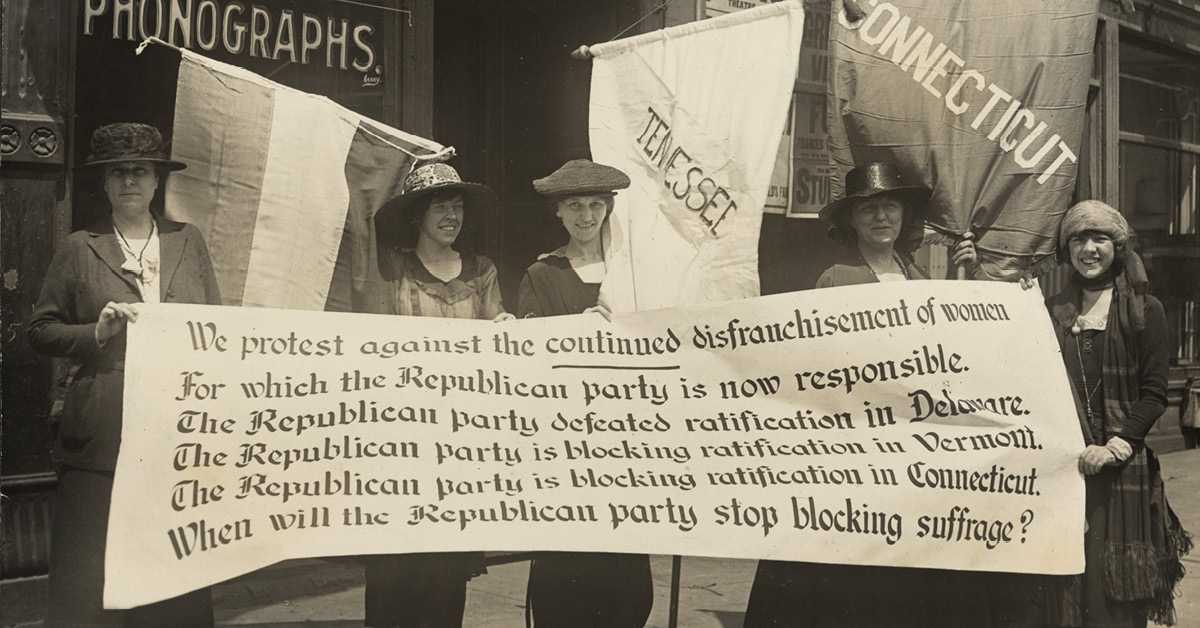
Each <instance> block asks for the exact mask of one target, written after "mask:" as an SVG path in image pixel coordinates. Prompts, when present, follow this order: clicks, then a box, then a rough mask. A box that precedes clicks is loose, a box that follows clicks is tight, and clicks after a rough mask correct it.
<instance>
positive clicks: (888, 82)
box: [829, 0, 1099, 278]
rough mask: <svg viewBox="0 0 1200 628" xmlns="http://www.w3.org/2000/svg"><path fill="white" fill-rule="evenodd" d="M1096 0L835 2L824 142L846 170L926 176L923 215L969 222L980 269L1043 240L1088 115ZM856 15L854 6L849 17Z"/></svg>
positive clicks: (958, 228) (1002, 272)
mask: <svg viewBox="0 0 1200 628" xmlns="http://www.w3.org/2000/svg"><path fill="white" fill-rule="evenodd" d="M1098 5H1099V3H1098V2H1097V0H1045V1H1039V2H1028V1H1026V0H989V1H988V2H973V1H971V0H893V1H890V2H883V1H880V0H858V2H857V3H856V6H858V7H860V8H861V11H862V12H865V16H862V15H858V14H854V15H851V16H848V15H847V12H846V9H845V4H844V3H843V2H842V0H837V1H836V2H834V11H835V19H834V20H833V24H832V42H831V45H830V57H831V67H830V72H831V76H830V81H829V115H830V120H829V129H830V147H831V150H832V152H833V155H834V158H835V160H836V161H837V162H838V163H839V165H840V167H841V168H840V170H841V175H845V173H846V171H848V170H849V169H850V168H852V167H853V166H854V165H855V164H864V163H870V162H873V161H895V162H897V163H898V164H899V165H900V167H901V170H902V172H903V174H904V176H905V177H906V178H907V179H909V180H910V181H915V182H924V183H925V184H927V185H929V186H931V187H932V188H933V190H934V194H933V199H932V200H931V201H930V203H929V208H928V213H927V215H926V220H927V224H928V225H929V226H930V227H932V228H933V229H934V230H936V231H937V232H938V233H940V234H941V236H942V237H943V239H951V240H953V239H956V238H958V237H959V236H961V235H962V234H964V233H966V232H968V231H970V232H972V233H974V234H975V236H976V237H977V244H978V248H979V257H980V261H981V263H982V271H983V272H984V274H986V275H987V276H988V277H992V278H998V277H1003V276H1007V275H1011V274H1012V273H1014V272H1015V271H1017V270H1020V269H1024V268H1026V267H1028V266H1030V265H1031V264H1034V263H1036V262H1038V261H1040V260H1041V259H1043V258H1046V256H1048V255H1050V254H1052V253H1053V252H1054V249H1055V244H1056V241H1057V238H1056V236H1057V228H1058V223H1059V219H1060V218H1061V216H1062V214H1063V213H1064V212H1066V210H1067V207H1068V205H1069V203H1070V200H1071V193H1072V190H1073V188H1074V184H1075V177H1076V173H1077V171H1078V168H1079V163H1078V162H1079V155H1080V152H1081V151H1080V141H1081V137H1082V133H1083V125H1084V123H1085V109H1084V106H1085V102H1086V99H1087V92H1088V80H1089V78H1090V77H1091V73H1092V45H1093V40H1094V38H1095V32H1096V16H1097V11H1098ZM851 18H856V19H853V20H852V19H851Z"/></svg>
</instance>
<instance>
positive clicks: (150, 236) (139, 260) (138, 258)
mask: <svg viewBox="0 0 1200 628" xmlns="http://www.w3.org/2000/svg"><path fill="white" fill-rule="evenodd" d="M113 231H116V232H117V237H119V238H121V242H123V243H124V244H125V249H126V250H127V251H129V254H130V255H133V247H132V246H129V240H127V239H125V234H123V233H121V229H120V228H119V227H117V223H115V222H114V223H113ZM153 237H154V221H153V220H151V221H150V233H149V234H147V235H146V243H145V244H143V245H142V250H141V251H138V253H137V255H136V256H134V257H135V258H136V259H137V263H138V274H139V275H140V274H141V268H142V267H143V264H142V257H143V256H144V255H145V254H146V247H148V246H150V240H151V239H152V238H153Z"/></svg>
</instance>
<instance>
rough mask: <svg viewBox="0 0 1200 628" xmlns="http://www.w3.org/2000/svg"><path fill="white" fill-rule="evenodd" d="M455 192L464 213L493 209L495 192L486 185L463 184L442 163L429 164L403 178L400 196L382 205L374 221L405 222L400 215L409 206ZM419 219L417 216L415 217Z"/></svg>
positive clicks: (456, 175)
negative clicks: (459, 194)
mask: <svg viewBox="0 0 1200 628" xmlns="http://www.w3.org/2000/svg"><path fill="white" fill-rule="evenodd" d="M451 190H453V191H457V192H461V193H462V195H463V206H464V207H465V208H466V210H467V211H468V212H479V211H484V212H490V211H491V210H493V209H495V207H496V203H497V202H498V199H497V198H496V193H495V192H493V191H492V189H491V188H489V187H488V186H486V185H482V184H479V183H466V182H464V181H463V180H462V179H461V178H459V176H458V171H457V170H455V169H454V168H451V167H450V166H447V165H446V164H444V163H440V162H439V163H432V164H426V165H424V166H421V167H420V168H416V169H414V170H413V171H412V172H410V173H409V174H408V176H407V177H405V179H404V191H403V192H401V193H400V196H397V197H395V198H393V199H392V200H390V201H388V202H387V203H384V205H383V207H380V208H379V211H378V212H377V213H376V214H375V220H376V222H379V221H380V220H383V221H400V220H405V219H406V217H405V216H404V214H405V213H406V212H407V211H408V208H409V207H412V204H413V203H415V202H417V201H419V200H421V199H423V198H425V197H427V196H429V195H430V194H434V193H436V192H444V191H451ZM418 219H419V217H418Z"/></svg>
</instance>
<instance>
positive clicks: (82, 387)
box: [29, 217, 221, 471]
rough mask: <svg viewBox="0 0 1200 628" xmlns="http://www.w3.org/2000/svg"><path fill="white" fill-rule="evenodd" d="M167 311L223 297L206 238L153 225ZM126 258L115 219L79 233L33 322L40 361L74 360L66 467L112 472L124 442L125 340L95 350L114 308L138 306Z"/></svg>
mask: <svg viewBox="0 0 1200 628" xmlns="http://www.w3.org/2000/svg"><path fill="white" fill-rule="evenodd" d="M155 220H156V222H157V223H158V234H159V235H158V238H159V248H160V259H161V268H162V270H161V275H160V276H159V289H160V294H159V299H160V300H161V301H162V302H163V303H208V304H211V305H219V304H220V302H221V296H220V292H219V291H218V289H217V279H216V276H215V275H214V274H213V268H212V261H211V260H210V259H209V257H208V248H207V247H206V246H205V245H204V238H203V237H202V236H201V235H200V232H199V230H197V229H196V228H195V227H193V226H192V225H188V224H184V223H180V222H174V221H171V220H167V219H165V218H158V217H155ZM124 262H125V256H124V254H123V253H122V252H121V245H120V243H119V242H118V241H117V235H116V232H115V231H114V230H113V225H112V219H111V218H105V219H103V220H101V221H100V222H97V223H96V224H94V225H92V226H91V227H88V228H87V229H84V230H82V231H76V232H75V233H72V234H71V235H70V236H68V237H67V240H66V242H65V243H64V244H63V245H62V246H61V247H60V248H59V249H58V250H57V251H55V253H54V259H53V261H51V262H50V270H49V271H48V272H47V273H46V279H45V281H43V283H42V291H41V294H40V296H39V297H38V302H37V305H36V306H35V307H34V310H33V318H32V319H31V320H30V322H29V344H30V345H32V346H33V349H34V350H35V351H37V352H38V353H42V354H44V355H49V356H54V357H63V358H69V359H70V360H71V361H72V366H73V367H77V368H72V371H73V375H72V376H71V377H69V378H68V384H67V397H66V401H65V404H64V406H63V414H62V424H61V426H60V428H59V432H58V439H57V443H56V450H57V453H58V456H59V458H60V459H61V461H62V462H63V463H65V464H69V465H72V466H75V467H80V468H84V469H93V470H100V471H111V470H112V469H114V468H115V467H116V463H117V449H118V447H119V445H120V442H121V403H122V395H123V394H124V379H125V332H124V331H122V332H121V333H119V334H117V335H115V336H113V337H112V338H109V339H108V341H107V342H105V344H104V347H101V346H100V344H99V343H98V342H96V322H97V321H98V320H100V311H101V310H102V309H104V306H105V305H106V304H107V303H108V302H109V301H115V302H119V303H140V302H142V297H141V294H140V292H139V291H138V288H137V281H136V278H135V276H134V275H133V274H132V273H130V272H129V271H126V270H122V269H121V264H123V263H124Z"/></svg>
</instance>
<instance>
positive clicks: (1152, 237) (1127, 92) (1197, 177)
mask: <svg viewBox="0 0 1200 628" xmlns="http://www.w3.org/2000/svg"><path fill="white" fill-rule="evenodd" d="M1119 60H1120V61H1119V65H1120V90H1119V93H1120V155H1119V159H1120V161H1119V163H1120V177H1121V178H1120V184H1121V185H1120V199H1119V207H1120V209H1121V212H1122V213H1123V214H1124V215H1125V217H1126V218H1127V219H1128V220H1129V223H1130V226H1132V227H1133V229H1134V231H1135V232H1136V233H1137V249H1138V250H1139V251H1140V252H1141V254H1142V257H1143V259H1144V260H1145V262H1146V269H1147V272H1148V274H1149V275H1150V284H1151V291H1152V292H1153V293H1154V294H1155V295H1157V296H1159V298H1160V299H1161V300H1162V301H1163V305H1164V306H1165V307H1166V310H1167V320H1168V325H1169V327H1170V331H1171V335H1172V336H1173V338H1174V339H1175V341H1176V343H1177V344H1176V346H1177V347H1178V349H1177V353H1176V358H1177V360H1178V361H1179V362H1182V363H1188V362H1195V361H1197V360H1200V338H1197V330H1196V328H1197V321H1196V319H1197V312H1198V310H1200V305H1198V304H1200V238H1198V236H1197V227H1196V223H1197V214H1198V208H1200V202H1198V195H1197V185H1198V184H1200V57H1195V56H1191V55H1187V54H1184V53H1181V52H1177V51H1175V50H1173V49H1170V48H1166V47H1164V46H1160V45H1157V44H1155V43H1153V42H1150V41H1147V40H1143V39H1140V38H1138V37H1137V36H1136V35H1135V34H1132V33H1124V32H1123V33H1121V42H1120V53H1119Z"/></svg>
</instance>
